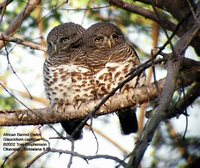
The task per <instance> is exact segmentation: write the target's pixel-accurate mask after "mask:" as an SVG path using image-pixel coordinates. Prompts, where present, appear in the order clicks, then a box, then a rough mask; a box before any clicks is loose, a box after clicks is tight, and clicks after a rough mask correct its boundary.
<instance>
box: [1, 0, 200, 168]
mask: <svg viewBox="0 0 200 168" xmlns="http://www.w3.org/2000/svg"><path fill="white" fill-rule="evenodd" d="M5 2H7V3H8V4H7V5H6V8H4V7H3V6H1V8H0V12H1V16H0V32H2V33H5V32H7V33H9V31H8V29H9V28H10V26H11V25H12V24H13V22H14V21H15V19H16V18H17V17H18V16H20V14H21V13H23V11H24V9H25V8H26V7H27V4H29V5H32V6H33V7H34V10H33V11H32V12H31V13H30V15H28V16H27V17H26V18H23V20H21V23H18V24H20V26H18V25H17V26H16V25H12V26H16V27H18V28H17V29H16V30H13V32H11V34H12V33H13V34H14V35H13V37H15V38H20V39H23V40H24V41H30V42H32V43H36V44H39V45H40V48H39V50H37V49H35V48H30V47H28V46H24V45H19V44H18V43H15V42H9V43H8V44H7V45H6V47H4V46H3V47H2V48H1V50H0V83H1V84H2V85H3V86H4V87H6V89H8V90H9V92H10V93H11V94H9V93H8V92H7V91H6V90H5V89H4V88H3V87H0V110H5V109H19V108H26V107H24V105H22V104H21V103H19V102H18V101H17V100H16V98H17V99H19V100H20V101H21V102H23V103H24V104H25V105H26V106H28V107H29V108H41V107H47V106H48V105H49V104H48V101H47V99H46V97H45V93H44V86H43V63H44V60H45V58H46V57H47V54H46V52H45V50H46V37H47V34H48V32H49V31H50V30H51V29H52V28H53V27H55V26H57V25H59V24H61V23H65V22H75V23H78V24H80V25H82V26H83V27H84V28H88V27H89V26H90V25H92V24H94V23H96V22H101V21H109V22H111V23H113V24H116V25H117V26H119V27H120V28H121V30H122V31H123V33H124V34H125V35H126V37H127V38H128V39H129V40H130V41H131V42H132V43H133V44H134V46H135V49H136V51H137V53H138V55H139V57H140V59H141V62H144V61H145V60H148V59H150V58H151V50H152V49H154V48H155V47H160V46H162V45H163V44H164V42H165V41H166V40H167V38H166V36H165V35H164V33H163V31H162V29H160V27H159V25H158V24H157V23H155V22H153V21H152V20H150V19H146V18H144V17H143V16H140V15H136V14H134V13H131V12H129V11H126V10H122V9H120V8H117V7H115V6H111V5H110V4H109V3H108V1H104V0H96V1H93V0H86V1H78V0H73V1H69V2H67V1H62V0H53V1H50V0H44V1H38V2H37V1H32V0H30V1H26V0H15V1H3V0H2V1H0V3H1V4H3V3H5ZM36 2H37V3H36ZM126 2H129V3H132V1H128V0H127V1H126ZM34 3H35V4H36V5H35V4H34ZM136 4H137V5H138V6H139V7H141V8H144V9H148V10H150V11H152V8H150V7H149V6H148V5H144V4H143V3H136ZM165 14H166V16H167V17H168V18H167V19H169V20H170V21H174V22H176V21H175V20H174V18H173V17H172V16H171V15H170V14H168V13H165ZM177 40H178V37H176V36H175V38H173V40H172V42H173V43H175V42H176V41H177ZM170 51H171V49H170V47H169V46H167V47H166V48H165V50H164V52H166V53H167V52H170ZM186 56H187V57H189V58H192V59H195V60H199V58H197V56H196V54H195V52H194V50H193V48H191V47H189V48H188V49H187V52H186ZM155 72H156V79H161V78H164V77H165V76H166V71H165V69H164V67H163V66H162V65H156V68H155ZM146 74H147V76H148V79H149V82H152V81H153V75H152V69H148V70H147V71H146ZM179 96H180V93H179V92H177V93H176V95H174V101H176V100H178V98H179ZM152 104H153V102H152V103H149V104H145V105H143V106H142V107H138V108H137V116H138V119H139V127H140V130H139V132H138V134H132V135H129V136H124V135H122V134H121V131H120V126H119V122H118V119H117V116H116V114H109V115H104V116H101V117H98V118H96V119H94V120H93V124H92V127H93V128H94V133H95V135H96V138H97V140H96V139H95V137H94V135H93V134H92V132H91V131H90V130H89V129H88V128H86V127H85V128H84V133H83V139H82V140H79V141H76V142H75V149H74V151H75V152H78V153H80V154H83V155H86V156H90V155H96V152H97V154H105V155H111V156H116V157H118V158H120V159H122V160H123V159H124V157H125V156H126V155H128V154H129V153H130V152H131V151H132V150H133V148H134V146H135V143H136V142H137V138H138V136H139V133H140V131H141V129H142V127H143V126H144V124H145V122H146V118H145V116H144V114H145V111H146V110H151V106H152ZM199 109H200V99H199V98H198V99H197V100H196V101H195V102H194V103H193V104H192V106H190V107H189V108H188V109H187V112H188V114H189V117H188V118H186V117H185V116H183V115H181V116H178V117H175V118H173V119H171V120H168V121H165V122H162V123H161V124H160V126H159V127H158V129H157V131H156V134H155V136H154V138H153V141H152V142H151V144H150V146H149V148H148V149H147V151H146V153H145V155H144V158H143V160H142V163H141V167H144V168H149V167H152V168H153V167H166V168H167V167H187V165H188V162H189V161H190V160H191V161H192V160H194V159H196V158H199V157H200V140H199V137H200V125H199V122H200V114H199ZM187 124H188V125H187ZM52 126H53V127H54V128H55V129H56V130H57V131H59V132H61V133H63V134H64V132H63V131H62V129H61V127H60V124H54V125H52ZM186 128H187V131H186V134H185V133H184V132H185V130H186ZM31 132H32V133H41V135H42V137H43V138H45V139H47V140H48V142H49V143H50V147H52V148H56V149H62V150H68V151H70V150H71V142H70V141H68V140H61V139H56V138H55V137H57V134H56V133H55V131H54V130H52V129H51V128H50V127H49V126H48V125H43V126H18V127H0V139H1V143H0V164H2V163H3V161H4V160H5V158H6V157H7V156H9V154H11V153H12V151H4V150H3V143H4V142H5V141H4V140H3V138H4V137H5V136H4V133H31ZM184 134H185V136H184V138H183V135H184ZM97 142H98V143H97ZM39 154H40V152H38V151H34V152H33V151H20V152H15V153H14V154H13V155H11V156H10V157H9V159H8V161H7V162H6V163H5V165H6V166H5V167H6V168H21V167H25V166H26V165H27V164H28V163H30V162H31V161H32V160H33V159H34V158H35V157H36V156H38V155H39ZM69 159H70V155H69V154H64V153H63V154H60V153H47V154H45V155H43V156H41V157H40V158H38V159H37V160H36V161H35V162H34V163H33V164H32V165H31V167H32V168H38V167H40V168H42V167H43V168H54V167H58V164H59V167H60V168H65V167H67V165H68V163H69ZM126 161H127V160H126ZM117 165H118V163H116V162H115V161H113V160H109V159H103V158H98V159H94V160H89V161H88V162H86V161H85V160H84V159H82V158H79V157H74V158H73V163H72V165H71V167H72V168H79V167H81V168H103V167H111V168H112V167H115V166H117Z"/></svg>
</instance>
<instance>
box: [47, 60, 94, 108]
mask: <svg viewBox="0 0 200 168" xmlns="http://www.w3.org/2000/svg"><path fill="white" fill-rule="evenodd" d="M46 64H48V61H46ZM45 67H46V68H45V70H44V74H45V75H44V76H45V79H44V83H45V88H46V93H47V96H48V98H49V100H50V102H51V104H52V105H53V104H57V103H64V104H73V105H76V104H77V103H78V102H79V101H81V102H85V101H88V100H93V99H94V89H93V79H92V77H91V71H90V70H89V69H87V68H86V67H82V66H79V65H74V64H65V65H59V66H45Z"/></svg>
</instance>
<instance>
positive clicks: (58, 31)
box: [43, 22, 94, 140]
mask: <svg viewBox="0 0 200 168" xmlns="http://www.w3.org/2000/svg"><path fill="white" fill-rule="evenodd" d="M85 31H86V30H85V29H84V28H83V27H81V26H80V25H78V24H74V23H71V22H70V23H65V24H61V25H59V26H57V27H55V28H53V29H52V30H51V31H50V32H49V34H48V37H47V45H48V46H47V53H48V58H47V59H46V60H45V63H44V69H43V74H44V85H45V91H46V94H47V97H48V99H49V101H50V104H51V106H52V107H55V106H57V107H59V109H60V108H61V109H62V108H63V110H64V108H65V105H74V106H76V105H77V104H80V103H82V102H85V101H89V100H94V87H93V78H92V75H91V73H92V71H91V70H90V68H89V67H88V65H87V64H86V54H85V51H84V45H83V36H84V33H85ZM80 123H81V120H77V121H64V122H61V125H62V127H63V128H64V129H65V131H66V132H67V133H68V134H69V135H71V134H72V133H73V131H74V130H75V129H76V127H77V126H78V125H79V124H80ZM81 134H82V130H80V131H79V132H76V134H75V135H74V136H73V137H72V138H73V139H75V140H76V139H79V138H80V137H81Z"/></svg>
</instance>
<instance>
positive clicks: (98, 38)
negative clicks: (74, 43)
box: [84, 22, 145, 135]
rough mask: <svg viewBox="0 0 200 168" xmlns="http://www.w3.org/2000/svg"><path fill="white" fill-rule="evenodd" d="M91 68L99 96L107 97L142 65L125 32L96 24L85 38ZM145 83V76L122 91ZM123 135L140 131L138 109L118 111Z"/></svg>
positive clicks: (111, 26) (89, 29) (135, 80)
mask: <svg viewBox="0 0 200 168" xmlns="http://www.w3.org/2000/svg"><path fill="white" fill-rule="evenodd" d="M84 39H85V44H86V45H87V47H86V48H87V60H88V65H89V66H90V67H91V68H92V71H93V73H94V75H93V77H94V86H95V94H96V96H97V97H98V98H103V97H104V96H106V95H107V94H108V93H110V92H111V91H112V89H113V88H115V87H117V86H118V84H119V83H120V82H122V81H123V80H124V79H125V78H126V75H127V74H128V73H129V72H130V71H131V70H133V69H134V68H135V67H137V66H138V65H140V60H139V58H138V56H137V53H136V52H135V50H134V49H133V48H132V47H131V46H130V45H129V44H128V42H127V41H126V40H125V37H124V35H123V33H122V32H121V30H120V29H119V28H118V27H117V26H115V25H113V24H111V23H104V22H103V23H96V24H94V25H92V26H91V27H89V28H88V29H87V36H85V38H84ZM144 83H145V75H144V74H141V75H140V76H139V77H135V78H134V79H132V80H131V81H130V82H128V83H127V84H125V85H124V87H123V88H122V89H121V90H120V92H128V91H129V89H130V88H135V87H140V86H142V85H144ZM117 114H118V117H119V121H120V124H121V128H122V132H123V133H124V134H125V135H128V134H130V133H133V132H136V131H137V130H138V124H137V118H136V114H135V109H131V108H126V109H122V110H120V111H118V112H117Z"/></svg>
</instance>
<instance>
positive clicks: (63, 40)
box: [60, 37, 69, 43]
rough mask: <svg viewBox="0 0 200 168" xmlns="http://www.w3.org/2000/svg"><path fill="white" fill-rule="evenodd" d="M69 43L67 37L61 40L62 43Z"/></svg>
mask: <svg viewBox="0 0 200 168" xmlns="http://www.w3.org/2000/svg"><path fill="white" fill-rule="evenodd" d="M68 41H69V38H67V37H65V38H61V39H60V42H61V43H66V42H68Z"/></svg>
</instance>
